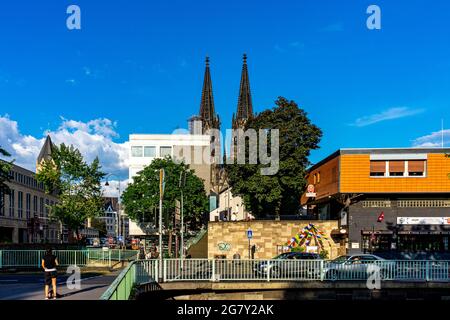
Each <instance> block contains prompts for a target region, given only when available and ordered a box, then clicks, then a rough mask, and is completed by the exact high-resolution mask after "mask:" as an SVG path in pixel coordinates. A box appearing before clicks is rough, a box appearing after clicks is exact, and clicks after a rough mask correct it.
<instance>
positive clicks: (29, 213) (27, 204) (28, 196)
mask: <svg viewBox="0 0 450 320" xmlns="http://www.w3.org/2000/svg"><path fill="white" fill-rule="evenodd" d="M26 214H27V219H30V217H31V194H29V193H27V196H26Z"/></svg>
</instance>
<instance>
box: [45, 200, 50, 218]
mask: <svg viewBox="0 0 450 320" xmlns="http://www.w3.org/2000/svg"><path fill="white" fill-rule="evenodd" d="M49 206H50V201H49V200H48V199H45V216H46V217H48V213H49V211H50V208H49Z"/></svg>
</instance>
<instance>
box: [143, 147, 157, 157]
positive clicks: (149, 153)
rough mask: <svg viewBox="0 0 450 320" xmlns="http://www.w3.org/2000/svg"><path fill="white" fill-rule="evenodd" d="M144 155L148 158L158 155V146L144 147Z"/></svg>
mask: <svg viewBox="0 0 450 320" xmlns="http://www.w3.org/2000/svg"><path fill="white" fill-rule="evenodd" d="M144 157H147V158H154V157H156V147H144Z"/></svg>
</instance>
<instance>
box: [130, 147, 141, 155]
mask: <svg viewBox="0 0 450 320" xmlns="http://www.w3.org/2000/svg"><path fill="white" fill-rule="evenodd" d="M131 156H132V157H142V147H131Z"/></svg>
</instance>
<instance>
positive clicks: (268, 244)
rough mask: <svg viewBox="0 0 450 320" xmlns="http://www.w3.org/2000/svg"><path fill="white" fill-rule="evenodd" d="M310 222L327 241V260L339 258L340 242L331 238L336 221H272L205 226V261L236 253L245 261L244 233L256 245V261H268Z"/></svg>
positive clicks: (247, 254)
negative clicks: (251, 233) (206, 242)
mask: <svg viewBox="0 0 450 320" xmlns="http://www.w3.org/2000/svg"><path fill="white" fill-rule="evenodd" d="M309 223H313V224H314V225H315V226H316V227H317V228H318V229H319V230H321V231H322V232H324V233H325V234H326V235H327V237H328V238H329V241H324V245H325V249H326V250H327V251H328V252H329V258H334V257H336V256H338V255H339V254H338V249H339V246H340V245H339V243H337V242H336V243H335V242H334V241H333V240H332V239H331V236H330V234H331V231H332V230H334V229H338V222H337V221H308V220H292V221H274V220H253V221H238V222H221V221H219V222H214V221H211V222H209V224H208V258H209V259H213V258H214V257H216V256H218V255H225V256H226V258H227V259H231V258H232V257H233V255H234V254H235V253H239V254H240V256H241V258H242V259H248V256H249V253H248V245H249V243H248V239H247V230H248V229H249V228H251V229H252V231H253V238H252V239H251V242H250V243H251V245H256V252H255V256H254V258H255V259H270V258H273V257H274V256H276V255H277V246H281V245H284V244H285V243H286V242H287V241H288V240H289V239H291V238H292V237H293V236H295V235H296V234H297V233H298V232H300V231H301V230H302V229H303V228H304V227H306V226H307V225H308V224H309Z"/></svg>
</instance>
